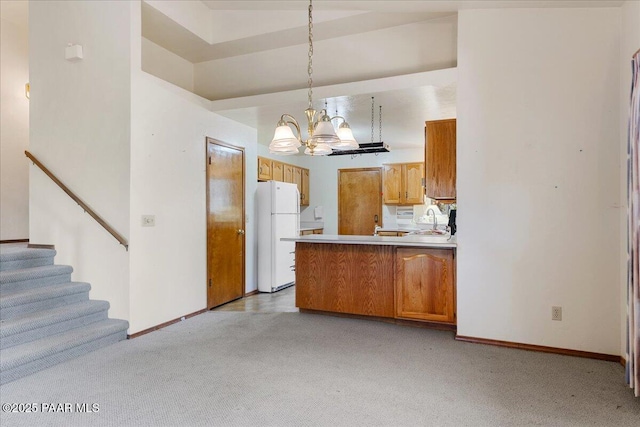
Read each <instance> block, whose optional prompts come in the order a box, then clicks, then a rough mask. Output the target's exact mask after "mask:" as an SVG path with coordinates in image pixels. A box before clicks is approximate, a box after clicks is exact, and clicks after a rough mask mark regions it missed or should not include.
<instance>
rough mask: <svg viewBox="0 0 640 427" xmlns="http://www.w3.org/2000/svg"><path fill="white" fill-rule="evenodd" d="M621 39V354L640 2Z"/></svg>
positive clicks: (627, 8)
mask: <svg viewBox="0 0 640 427" xmlns="http://www.w3.org/2000/svg"><path fill="white" fill-rule="evenodd" d="M621 16H622V25H621V26H620V28H621V31H622V34H621V37H620V165H621V166H622V167H621V168H620V205H621V207H623V209H620V236H621V238H620V243H621V245H620V271H621V275H622V278H623V280H622V283H621V286H622V287H621V291H620V306H621V309H620V316H621V320H620V322H621V324H622V328H620V333H621V338H620V344H621V347H620V354H622V355H623V356H624V354H625V351H626V343H627V338H626V337H627V334H626V332H627V331H626V322H627V282H626V274H627V259H628V256H627V210H626V208H627V207H628V203H627V164H626V163H627V138H628V133H629V132H628V124H629V95H630V93H629V92H630V89H631V57H632V56H633V54H634V53H635V52H636V51H637V50H638V49H640V1H627V2H625V3H624V4H623V5H622V8H621Z"/></svg>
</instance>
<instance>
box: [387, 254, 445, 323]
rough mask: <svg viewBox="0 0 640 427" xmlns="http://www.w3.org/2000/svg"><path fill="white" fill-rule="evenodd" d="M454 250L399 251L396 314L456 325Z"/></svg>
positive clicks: (400, 316) (402, 316)
mask: <svg viewBox="0 0 640 427" xmlns="http://www.w3.org/2000/svg"><path fill="white" fill-rule="evenodd" d="M453 254H454V252H453V251H452V250H446V249H426V248H398V249H397V250H396V283H395V289H396V317H397V318H403V319H411V320H425V321H432V322H442V323H451V324H455V322H456V315H455V313H456V309H455V286H454V284H455V277H454V275H455V265H454V255H453Z"/></svg>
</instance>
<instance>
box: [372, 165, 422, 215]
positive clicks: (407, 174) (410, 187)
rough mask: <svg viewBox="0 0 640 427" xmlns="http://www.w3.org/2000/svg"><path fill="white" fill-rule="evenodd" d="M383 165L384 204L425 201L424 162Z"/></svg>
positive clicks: (409, 203)
mask: <svg viewBox="0 0 640 427" xmlns="http://www.w3.org/2000/svg"><path fill="white" fill-rule="evenodd" d="M382 166H383V169H382V174H383V175H382V179H383V195H384V199H383V203H384V204H386V205H419V204H422V203H423V199H422V196H423V194H424V190H423V187H422V178H423V177H424V164H423V163H394V164H385V165H382Z"/></svg>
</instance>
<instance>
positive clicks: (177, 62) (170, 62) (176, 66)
mask: <svg viewBox="0 0 640 427" xmlns="http://www.w3.org/2000/svg"><path fill="white" fill-rule="evenodd" d="M142 70H143V71H145V72H147V73H149V74H153V75H154V76H156V77H159V78H161V79H163V80H166V81H168V82H169V83H172V84H174V85H176V86H179V87H181V88H183V89H186V90H188V91H190V92H193V64H192V63H191V62H189V61H187V60H186V59H183V58H180V57H179V56H178V55H176V54H175V53H173V52H170V51H168V50H167V49H165V48H163V47H162V46H159V45H157V44H155V43H154V42H152V41H151V40H148V39H146V38H144V37H143V38H142Z"/></svg>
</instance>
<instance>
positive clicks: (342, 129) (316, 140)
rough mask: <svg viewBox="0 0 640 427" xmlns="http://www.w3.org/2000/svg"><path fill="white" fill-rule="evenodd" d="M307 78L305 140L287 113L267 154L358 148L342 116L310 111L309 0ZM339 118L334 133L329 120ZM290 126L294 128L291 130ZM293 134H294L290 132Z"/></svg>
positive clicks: (316, 153) (322, 153) (313, 153)
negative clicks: (306, 134) (300, 149)
mask: <svg viewBox="0 0 640 427" xmlns="http://www.w3.org/2000/svg"><path fill="white" fill-rule="evenodd" d="M307 73H308V75H309V80H308V81H309V90H308V98H309V107H308V108H307V109H306V110H305V111H304V113H305V116H306V118H307V133H308V138H307V139H306V140H303V139H302V133H301V132H300V125H299V124H298V121H297V120H296V119H295V118H294V117H293V116H292V115H290V114H283V115H282V116H281V117H280V120H279V121H278V124H277V126H276V131H275V134H274V135H273V140H272V141H271V143H270V144H269V151H270V152H271V153H273V154H281V155H290V154H297V153H298V149H299V148H300V147H301V146H304V147H305V149H304V154H306V155H309V156H326V155H328V154H331V153H332V152H333V150H352V149H355V148H358V147H359V145H358V143H357V142H356V140H355V138H354V137H353V132H352V131H351V128H350V127H349V124H348V123H347V121H346V120H345V118H344V117H342V116H338V115H336V116H334V117H330V116H329V115H328V114H327V110H326V109H323V110H320V111H316V110H315V109H314V108H313V106H312V105H313V100H312V95H313V78H312V74H313V0H309V63H308V66H307ZM335 119H342V123H341V124H340V126H339V127H338V131H337V132H336V130H335V128H334V126H333V123H332V121H333V120H335ZM292 126H293V128H292ZM294 130H295V131H296V134H294V133H293V131H294Z"/></svg>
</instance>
